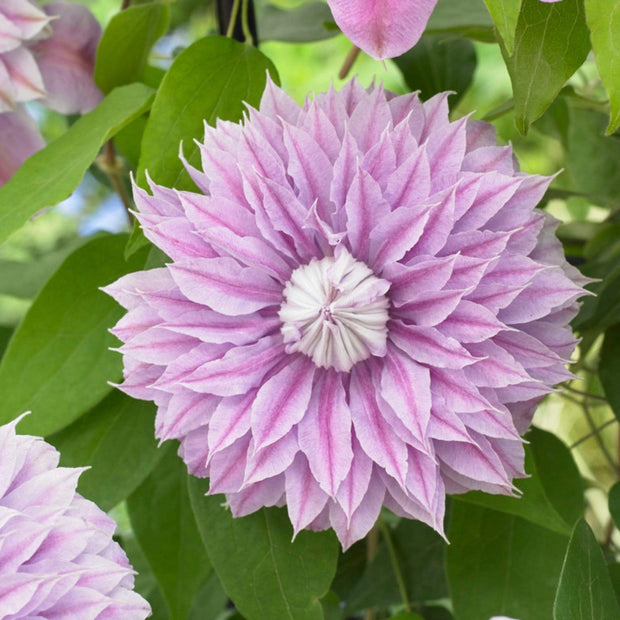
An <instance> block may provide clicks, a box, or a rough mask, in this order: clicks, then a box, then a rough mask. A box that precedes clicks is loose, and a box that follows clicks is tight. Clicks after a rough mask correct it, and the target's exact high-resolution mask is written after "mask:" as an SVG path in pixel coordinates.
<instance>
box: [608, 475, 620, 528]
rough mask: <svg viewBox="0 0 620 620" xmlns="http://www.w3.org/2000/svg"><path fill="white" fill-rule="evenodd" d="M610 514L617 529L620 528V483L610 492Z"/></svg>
mask: <svg viewBox="0 0 620 620" xmlns="http://www.w3.org/2000/svg"><path fill="white" fill-rule="evenodd" d="M609 514H610V515H611V518H612V519H613V520H614V523H615V524H616V527H617V528H620V482H616V484H614V486H613V487H611V489H610V490H609Z"/></svg>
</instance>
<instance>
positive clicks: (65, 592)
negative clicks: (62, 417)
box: [0, 420, 150, 620]
mask: <svg viewBox="0 0 620 620" xmlns="http://www.w3.org/2000/svg"><path fill="white" fill-rule="evenodd" d="M16 423H17V420H16V421H14V422H12V423H10V424H6V425H5V426H1V427H0V618H3V619H4V620H18V619H19V618H76V620H77V619H78V618H79V619H80V620H90V619H92V620H95V619H97V618H99V619H103V618H106V619H110V620H142V619H143V618H146V617H147V616H148V615H149V614H150V607H149V604H148V603H147V602H146V601H145V600H144V599H143V598H142V597H141V596H139V595H138V594H136V593H135V592H133V581H134V578H133V571H132V569H131V566H130V565H129V562H128V561H127V556H126V555H125V553H124V551H123V550H122V549H121V548H120V546H119V545H118V544H117V543H116V542H114V541H113V540H112V534H113V533H114V529H115V523H114V521H112V520H111V519H110V518H109V517H108V516H107V515H106V514H105V513H104V512H103V511H102V510H100V509H99V508H98V507H97V506H96V505H95V504H93V503H92V502H90V501H88V500H86V499H84V498H83V497H81V496H80V495H79V494H77V493H76V492H75V489H76V485H77V481H78V478H79V476H80V474H81V472H82V470H81V469H72V468H67V467H58V457H59V455H58V452H57V451H56V450H55V449H54V448H53V447H52V446H50V445H49V444H47V443H45V442H44V441H43V440H42V439H39V438H38V437H31V436H29V435H17V434H16V433H15V425H16Z"/></svg>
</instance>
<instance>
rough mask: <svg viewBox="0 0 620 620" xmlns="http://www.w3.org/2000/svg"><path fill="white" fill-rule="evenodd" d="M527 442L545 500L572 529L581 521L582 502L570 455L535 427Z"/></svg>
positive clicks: (549, 435) (557, 441) (563, 446)
mask: <svg viewBox="0 0 620 620" xmlns="http://www.w3.org/2000/svg"><path fill="white" fill-rule="evenodd" d="M526 439H527V440H528V441H529V442H530V449H531V451H532V455H533V457H534V462H535V463H536V472H537V474H538V477H539V478H540V482H541V485H542V487H543V489H544V490H545V495H546V496H547V499H548V500H549V502H550V503H551V504H552V506H553V507H554V508H555V510H556V511H557V513H558V514H559V515H560V516H561V517H562V519H564V521H565V522H566V523H568V524H569V525H570V526H572V525H573V524H574V523H575V522H576V521H577V520H578V519H581V518H582V517H583V512H584V508H585V502H584V497H583V482H582V480H581V474H580V473H579V469H578V468H577V464H576V463H575V459H574V458H573V455H572V454H571V451H570V450H569V449H568V447H567V446H566V444H564V443H563V442H562V440H561V439H559V438H558V437H556V436H555V435H554V434H553V433H548V432H547V431H543V430H541V429H539V428H536V427H533V428H532V429H530V431H529V432H528V434H527V436H526Z"/></svg>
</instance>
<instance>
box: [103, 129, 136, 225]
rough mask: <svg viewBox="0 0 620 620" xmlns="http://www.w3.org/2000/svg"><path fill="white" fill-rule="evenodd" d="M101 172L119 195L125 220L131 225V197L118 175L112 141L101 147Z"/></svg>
mask: <svg viewBox="0 0 620 620" xmlns="http://www.w3.org/2000/svg"><path fill="white" fill-rule="evenodd" d="M102 169H103V171H104V172H105V174H106V175H107V177H108V179H110V183H111V184H112V187H113V188H114V190H115V191H116V193H117V194H118V195H119V198H120V199H121V202H122V203H123V206H124V207H125V212H126V213H127V219H128V220H129V224H133V215H132V213H131V197H130V196H129V194H128V193H127V189H126V188H125V184H124V183H123V179H122V177H121V174H120V171H119V170H120V169H119V165H118V160H117V158H116V151H115V149H114V142H113V141H112V140H108V141H107V142H106V143H105V146H104V147H103V166H102Z"/></svg>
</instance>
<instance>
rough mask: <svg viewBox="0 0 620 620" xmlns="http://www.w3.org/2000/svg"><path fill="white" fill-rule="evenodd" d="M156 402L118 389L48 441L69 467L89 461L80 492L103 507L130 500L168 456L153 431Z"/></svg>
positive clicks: (82, 476)
mask: <svg viewBox="0 0 620 620" xmlns="http://www.w3.org/2000/svg"><path fill="white" fill-rule="evenodd" d="M154 424H155V405H153V403H150V402H145V401H140V400H134V399H133V398H129V396H126V395H125V394H123V393H122V392H120V391H118V390H115V391H113V392H112V393H111V394H110V395H109V396H107V397H106V398H104V399H103V401H101V403H99V404H98V405H97V406H96V407H95V408H94V409H92V410H91V411H89V412H88V413H87V414H85V415H83V416H82V417H81V418H79V419H78V420H76V421H75V422H74V423H73V424H71V426H68V427H67V428H65V429H63V430H62V431H60V432H58V433H55V434H54V435H52V436H51V437H49V438H48V441H49V442H50V443H51V444H52V445H54V446H56V448H57V449H58V450H59V451H60V454H61V458H60V464H61V465H62V466H64V467H83V466H89V467H90V469H89V470H88V471H85V472H84V473H83V474H82V475H81V476H80V482H79V485H78V491H79V492H80V493H81V494H82V495H83V496H84V497H87V498H88V499H90V500H92V501H93V502H95V504H97V505H98V506H99V507H100V508H101V509H102V510H105V511H108V510H111V509H112V508H113V507H114V506H116V505H117V504H118V503H119V502H121V501H122V500H124V499H125V498H126V497H127V496H129V495H130V494H131V493H132V492H133V491H134V490H135V489H136V487H138V486H139V485H140V484H141V483H142V481H143V480H144V479H145V478H146V477H147V476H148V475H149V473H150V472H151V471H152V469H153V468H154V467H155V465H156V464H157V462H158V461H159V459H160V458H161V456H162V450H159V449H158V447H157V442H156V441H155V437H154V434H153V428H154Z"/></svg>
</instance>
